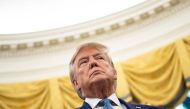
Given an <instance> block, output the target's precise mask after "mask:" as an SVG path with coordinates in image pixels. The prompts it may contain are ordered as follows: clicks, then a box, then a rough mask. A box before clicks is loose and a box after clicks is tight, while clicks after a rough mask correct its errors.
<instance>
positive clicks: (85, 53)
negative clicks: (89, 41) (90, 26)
mask: <svg viewBox="0 0 190 109" xmlns="http://www.w3.org/2000/svg"><path fill="white" fill-rule="evenodd" d="M102 53H103V51H101V50H99V49H97V48H95V47H85V48H83V49H81V50H80V51H79V52H78V54H77V55H76V58H75V61H77V60H79V59H80V58H83V57H86V56H91V55H95V54H102Z"/></svg>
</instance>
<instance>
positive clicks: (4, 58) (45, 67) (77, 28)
mask: <svg viewBox="0 0 190 109" xmlns="http://www.w3.org/2000/svg"><path fill="white" fill-rule="evenodd" d="M189 6H190V1H189V0H148V1H146V2H144V3H142V4H139V5H137V6H135V7H133V8H130V9H127V10H124V11H121V12H119V13H115V14H113V15H110V16H107V17H104V18H100V19H97V20H94V21H90V22H86V23H83V24H78V25H73V26H71V27H65V28H58V29H55V30H47V31H42V32H35V33H23V34H10V35H0V69H1V70H0V83H7V82H21V81H32V80H41V79H47V78H50V77H57V76H62V75H67V74H68V63H69V59H70V58H71V56H72V54H73V52H74V50H75V48H76V47H77V46H78V45H80V44H82V43H84V42H91V41H94V42H100V43H103V44H105V45H107V46H108V47H109V48H110V53H111V56H112V57H113V60H114V61H119V60H123V59H128V58H131V57H134V56H136V55H139V54H141V53H144V52H146V51H149V50H152V49H155V48H158V47H161V46H164V45H166V44H168V43H171V42H173V41H175V40H177V39H180V38H182V37H185V36H186V35H188V34H190V14H189V12H190V7H189Z"/></svg>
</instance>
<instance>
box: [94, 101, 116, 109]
mask: <svg viewBox="0 0 190 109" xmlns="http://www.w3.org/2000/svg"><path fill="white" fill-rule="evenodd" d="M112 105H116V104H115V103H114V102H113V101H111V100H109V99H103V100H101V101H100V102H99V103H98V105H97V106H103V109H113V108H112Z"/></svg>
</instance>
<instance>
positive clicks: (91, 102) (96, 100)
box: [85, 93, 121, 109]
mask: <svg viewBox="0 0 190 109" xmlns="http://www.w3.org/2000/svg"><path fill="white" fill-rule="evenodd" d="M108 99H110V100H112V101H113V102H114V103H115V104H117V105H118V106H121V104H120V102H119V100H118V98H117V96H116V94H115V93H113V94H112V95H110V96H109V97H108ZM101 100H102V99H99V98H85V102H87V103H88V104H89V105H90V107H91V108H92V109H93V108H95V107H96V105H97V104H98V103H99V101H101Z"/></svg>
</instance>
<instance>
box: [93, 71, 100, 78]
mask: <svg viewBox="0 0 190 109" xmlns="http://www.w3.org/2000/svg"><path fill="white" fill-rule="evenodd" d="M101 73H102V71H100V70H95V71H93V72H92V73H91V74H90V78H91V77H93V76H95V75H98V74H101Z"/></svg>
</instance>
